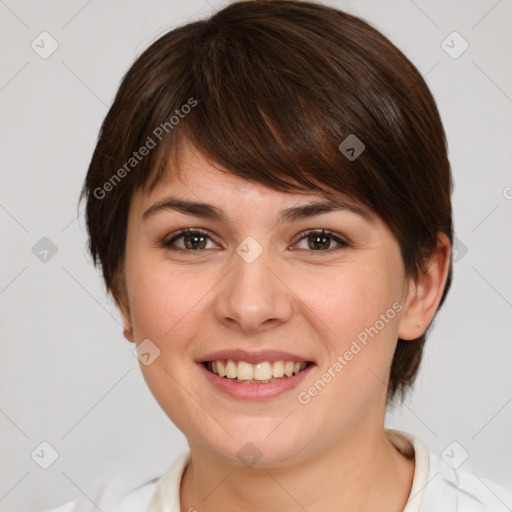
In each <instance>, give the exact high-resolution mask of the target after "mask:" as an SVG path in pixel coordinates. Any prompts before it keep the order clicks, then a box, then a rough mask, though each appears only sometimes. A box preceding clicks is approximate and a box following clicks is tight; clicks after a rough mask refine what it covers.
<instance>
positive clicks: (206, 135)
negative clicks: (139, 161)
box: [140, 19, 379, 209]
mask: <svg viewBox="0 0 512 512" xmlns="http://www.w3.org/2000/svg"><path fill="white" fill-rule="evenodd" d="M281 21H282V20H281ZM266 24H267V25H268V19H267V20H266ZM298 30H299V28H298V27H297V25H293V26H292V25H290V34H289V37H287V34H286V33H283V27H282V23H280V24H279V32H277V31H276V32H273V31H272V30H271V29H269V27H268V26H266V27H265V29H264V30H263V29H259V28H258V26H257V23H256V22H255V21H254V20H252V21H251V23H250V24H248V25H247V26H244V24H243V23H242V22H239V23H237V25H236V27H235V28H233V27H223V28H216V27H215V25H214V28H213V29H209V30H206V31H205V32H203V33H202V34H201V36H200V37H199V38H198V39H197V40H196V41H195V42H194V44H193V45H192V44H191V45H190V49H189V53H188V55H187V59H188V62H190V67H189V68H188V69H187V72H186V75H185V76H184V77H183V76H182V77H181V80H180V85H182V86H183V89H182V90H181V91H178V90H176V89H174V90H172V93H168V94H170V96H172V98H169V100H170V101H169V102H168V105H170V107H169V108H168V111H167V112H165V113H164V115H163V116H162V118H168V117H169V116H170V115H171V114H172V112H176V111H179V110H180V109H181V108H182V107H181V106H182V105H184V104H186V102H187V98H195V99H196V100H197V106H195V107H194V108H193V109H192V110H191V111H190V112H189V113H188V114H186V115H184V116H183V119H181V120H180V121H179V124H177V125H176V127H175V128H174V129H173V130H172V131H170V132H169V134H167V135H166V137H165V138H164V139H163V140H162V143H161V144H160V147H159V149H158V154H157V155H155V161H154V162H153V163H152V168H151V173H150V176H149V177H148V176H147V175H146V176H145V177H146V179H147V180H148V182H149V184H148V188H149V189H150V190H151V189H152V188H153V187H154V186H155V185H156V184H157V183H158V182H159V181H160V180H161V179H162V178H163V177H164V176H169V175H170V177H171V178H172V176H173V175H174V174H177V173H178V172H179V169H180V152H181V151H180V149H181V146H182V145H183V143H184V141H185V140H186V141H187V142H189V143H191V144H192V145H193V146H194V147H195V148H196V149H197V150H198V151H200V153H201V154H202V155H203V156H204V157H205V158H206V159H207V160H208V161H209V162H210V163H211V165H212V166H214V167H222V168H223V169H220V170H224V169H225V170H227V171H228V172H230V173H232V174H233V175H236V176H239V177H241V178H243V179H245V180H248V181H253V182H258V183H261V184H263V185H265V186H267V187H269V188H272V189H275V190H279V191H283V192H293V191H298V192H307V191H309V192H311V191H312V190H313V191H318V192H322V193H324V194H326V195H327V194H338V195H339V193H340V192H343V194H344V195H347V196H349V197H350V198H351V199H352V201H353V202H356V203H361V204H365V205H366V206H370V208H371V209H373V208H375V204H373V203H372V200H371V199H372V198H371V196H372V194H371V193H369V190H368V189H367V185H368V184H369V183H371V184H372V185H373V186H374V187H378V185H379V184H378V180H376V179H369V175H368V170H369V169H370V168H371V167H372V165H371V164H370V161H371V158H368V155H367V154H366V153H364V152H363V153H362V154H361V155H360V156H359V158H358V159H357V161H350V160H349V159H348V158H347V157H346V156H345V155H344V154H343V153H342V152H341V151H340V149H339V145H340V143H342V142H343V140H344V139H345V138H346V137H347V136H349V135H356V137H358V138H359V139H363V140H364V139H365V127H364V126H363V122H364V121H363V120H364V119H367V118H368V114H367V113H365V114H363V113H362V112H361V110H362V109H364V105H363V104H362V103H360V102H359V101H355V100H354V98H356V97H357V96H358V94H359V95H361V91H359V92H358V91H356V85H355V84H354V80H353V78H352V76H351V74H350V73H349V72H348V71H347V70H346V69H345V68H343V67H339V66H335V65H334V63H333V59H332V55H331V54H332V51H330V50H329V48H328V46H329V45H328V44H327V43H326V41H325V40H324V38H322V37H320V36H319V35H318V34H316V33H313V32H311V31H309V30H308V29H307V28H304V29H303V32H304V33H303V34H302V35H303V37H297V34H296V33H297V31H298ZM283 39H289V46H290V47H287V48H286V54H287V55H288V56H289V55H293V56H294V58H293V59H290V58H287V59H284V57H283V55H282V53H283ZM312 39H314V43H315V46H316V47H318V46H322V47H324V50H325V55H327V56H328V57H326V58H324V57H323V56H322V55H323V54H324V52H323V51H318V50H317V51H316V52H315V54H314V58H311V53H312V49H311V46H310V44H308V42H311V41H312ZM262 48H265V51H262V50H261V49H262ZM308 54H309V55H308ZM329 55H330V56H329ZM364 65H365V64H364V63H360V64H359V66H364ZM365 73H366V74H367V75H368V74H369V73H368V70H366V71H365ZM373 73H374V74H375V70H374V71H373ZM342 83H345V84H346V85H344V86H343V87H342V88H340V84H342ZM187 86H188V87H187ZM340 89H342V90H344V98H340V92H339V91H340ZM178 92H179V94H178ZM345 99H346V101H344V100H345ZM155 123H156V120H155ZM366 131H368V129H367V127H366ZM140 185H144V183H141V184H140ZM375 195H377V194H375Z"/></svg>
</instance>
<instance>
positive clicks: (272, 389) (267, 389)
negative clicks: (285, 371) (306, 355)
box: [198, 363, 315, 400]
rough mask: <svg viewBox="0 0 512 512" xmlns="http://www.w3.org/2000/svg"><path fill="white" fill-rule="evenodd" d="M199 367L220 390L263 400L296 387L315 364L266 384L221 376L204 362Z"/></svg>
mask: <svg viewBox="0 0 512 512" xmlns="http://www.w3.org/2000/svg"><path fill="white" fill-rule="evenodd" d="M198 365H199V369H200V370H201V371H202V372H203V375H204V376H205V377H206V378H207V379H208V381H209V382H210V384H212V386H214V387H215V388H216V389H218V390H219V391H222V392H223V393H225V394H227V395H229V396H231V397H233V398H243V399H246V400H263V399H266V398H273V397H276V396H279V395H282V394H283V393H286V392H287V391H291V390H292V389H294V388H296V387H297V386H298V385H299V384H300V383H301V382H302V381H303V380H304V379H305V378H306V376H307V375H308V374H309V372H310V371H311V370H312V369H313V367H314V366H315V365H313V364H311V365H309V366H308V367H307V368H306V369H304V370H302V371H301V372H300V373H298V374H297V375H293V376H292V377H284V378H282V379H280V380H275V381H274V382H267V383H266V384H256V383H245V382H236V381H235V380H233V379H227V378H226V377H219V376H218V375H216V374H215V373H212V372H210V371H209V370H207V369H206V368H205V366H204V365H203V364H202V363H198Z"/></svg>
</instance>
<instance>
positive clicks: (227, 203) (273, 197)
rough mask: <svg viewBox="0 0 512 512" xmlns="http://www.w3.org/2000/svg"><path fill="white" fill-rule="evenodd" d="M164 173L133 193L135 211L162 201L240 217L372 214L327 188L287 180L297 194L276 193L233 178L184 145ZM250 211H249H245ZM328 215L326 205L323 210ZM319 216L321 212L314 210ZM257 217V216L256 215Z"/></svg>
mask: <svg viewBox="0 0 512 512" xmlns="http://www.w3.org/2000/svg"><path fill="white" fill-rule="evenodd" d="M166 164H167V165H166V170H165V172H163V173H162V175H161V176H160V177H159V178H158V180H156V181H155V182H153V184H152V186H151V187H146V188H144V189H141V190H139V191H137V192H136V194H135V195H134V198H133V200H132V202H135V203H136V205H133V206H136V207H138V209H140V208H143V209H144V210H146V209H147V208H150V207H151V206H152V205H155V204H156V203H159V202H162V201H164V200H165V198H168V197H170V196H172V197H173V198H178V199H179V198H182V199H187V200H188V201H193V202H196V203H208V204H212V205H217V206H218V208H219V209H222V210H226V211H229V210H233V211H234V213H236V210H237V209H238V210H239V213H240V214H242V215H247V214H248V213H255V210H252V209H254V208H258V207H259V206H261V207H262V208H264V209H269V208H275V209H281V208H282V207H283V205H291V204H306V203H307V204H310V203H313V202H314V203H319V202H322V203H327V202H331V203H333V204H336V205H340V206H343V207H344V208H343V209H351V210H353V211H355V212H356V213H359V214H361V215H362V216H364V217H365V218H366V219H367V220H371V218H372V217H373V212H371V211H370V209H369V208H368V207H366V206H364V205H362V204H360V203H358V202H356V201H355V200H353V198H351V197H349V196H348V195H347V194H344V193H342V192H340V191H337V190H334V189H332V188H330V187H327V186H323V187H322V188H324V190H323V191H317V190H313V189H305V188H304V185H302V184H299V183H298V182H295V181H294V180H293V179H291V178H290V177H289V176H287V181H289V182H292V183H295V184H296V185H297V187H298V188H299V190H293V189H290V190H286V191H283V190H276V189H274V188H271V187H268V186H266V185H264V184H262V183H260V182H258V181H256V180H250V179H245V178H243V177H241V176H238V175H235V174H233V173H231V172H230V171H228V170H227V169H225V168H224V167H222V166H221V165H218V164H216V163H215V162H212V161H210V160H208V158H207V157H206V156H205V155H204V154H203V153H202V152H201V151H200V150H198V149H197V148H196V147H195V146H193V145H192V144H190V143H189V142H187V141H186V140H185V141H183V144H180V148H179V150H178V151H177V152H175V153H173V154H172V155H171V156H170V157H169V159H168V161H167V162H166ZM248 208H251V210H248ZM323 209H324V210H326V211H328V207H327V205H325V207H324V208H323ZM317 210H318V212H319V213H321V212H322V208H320V209H319V208H317ZM258 213H260V212H258Z"/></svg>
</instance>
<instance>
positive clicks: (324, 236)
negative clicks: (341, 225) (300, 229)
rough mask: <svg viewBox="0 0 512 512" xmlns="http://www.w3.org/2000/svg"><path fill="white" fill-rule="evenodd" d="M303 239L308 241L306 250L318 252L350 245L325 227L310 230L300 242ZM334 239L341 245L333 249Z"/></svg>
mask: <svg viewBox="0 0 512 512" xmlns="http://www.w3.org/2000/svg"><path fill="white" fill-rule="evenodd" d="M303 240H306V241H307V248H306V250H311V251H316V252H328V251H332V250H336V249H339V248H343V247H348V243H347V242H345V240H343V239H342V238H340V237H339V236H337V235H335V234H334V233H331V232H330V231H325V230H323V229H322V230H316V231H308V232H307V233H305V234H304V236H303V237H302V238H301V239H300V240H299V242H302V241H303ZM333 241H334V242H335V243H336V244H338V245H339V246H341V247H337V248H336V247H335V248H334V249H332V248H331V245H332V242H333Z"/></svg>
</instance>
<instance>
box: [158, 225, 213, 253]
mask: <svg viewBox="0 0 512 512" xmlns="http://www.w3.org/2000/svg"><path fill="white" fill-rule="evenodd" d="M177 240H183V242H184V245H182V246H181V247H180V246H178V245H176V241H177ZM207 240H211V238H210V236H209V235H208V233H206V232H205V231H199V230H197V229H182V230H181V231H180V232H179V233H178V234H177V235H176V236H174V237H172V238H171V239H170V240H166V241H164V242H163V243H162V245H163V246H164V247H165V248H167V249H172V250H175V251H181V252H190V251H202V250H204V249H211V247H206V246H207ZM214 246H215V247H217V246H216V245H215V244H214ZM215 247H214V248H215Z"/></svg>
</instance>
